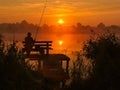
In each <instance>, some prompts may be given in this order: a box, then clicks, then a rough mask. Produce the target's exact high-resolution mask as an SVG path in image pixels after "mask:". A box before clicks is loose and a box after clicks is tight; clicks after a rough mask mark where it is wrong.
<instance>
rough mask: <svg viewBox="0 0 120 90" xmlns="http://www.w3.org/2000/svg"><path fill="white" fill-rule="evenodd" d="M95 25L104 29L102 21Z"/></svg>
mask: <svg viewBox="0 0 120 90" xmlns="http://www.w3.org/2000/svg"><path fill="white" fill-rule="evenodd" d="M97 27H98V28H100V29H104V28H105V24H104V23H99V24H98V25H97Z"/></svg>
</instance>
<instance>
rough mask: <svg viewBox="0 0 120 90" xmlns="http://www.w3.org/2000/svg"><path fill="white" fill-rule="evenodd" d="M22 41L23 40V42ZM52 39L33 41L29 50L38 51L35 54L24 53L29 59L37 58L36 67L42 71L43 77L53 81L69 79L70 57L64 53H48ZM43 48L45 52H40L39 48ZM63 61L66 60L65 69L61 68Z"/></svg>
mask: <svg viewBox="0 0 120 90" xmlns="http://www.w3.org/2000/svg"><path fill="white" fill-rule="evenodd" d="M23 43H24V42H23ZM51 46H52V41H35V42H34V45H33V48H32V49H31V52H39V53H37V54H33V53H31V54H30V55H26V54H25V55H24V56H25V58H29V60H37V61H38V63H39V64H38V65H39V66H38V68H39V69H40V70H41V71H42V74H43V77H44V78H47V79H51V80H54V81H65V80H67V79H69V74H68V72H69V70H68V67H69V60H70V58H69V57H68V56H66V55H64V54H50V53H49V50H52V48H51ZM41 49H42V50H45V51H46V53H41V51H40V50H41ZM63 61H65V62H66V67H65V69H63V68H62V64H63Z"/></svg>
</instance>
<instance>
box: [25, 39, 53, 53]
mask: <svg viewBox="0 0 120 90" xmlns="http://www.w3.org/2000/svg"><path fill="white" fill-rule="evenodd" d="M23 44H24V45H25V42H24V41H23ZM51 46H52V41H35V42H34V45H33V48H32V49H31V51H39V52H40V53H41V54H49V50H52V48H51ZM45 51H46V52H45Z"/></svg>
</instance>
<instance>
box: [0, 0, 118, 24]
mask: <svg viewBox="0 0 120 90" xmlns="http://www.w3.org/2000/svg"><path fill="white" fill-rule="evenodd" d="M44 2H45V0H0V23H3V22H20V21H22V20H23V19H25V20H27V21H29V22H31V23H35V24H38V23H39V19H40V16H41V11H42V9H43V6H44ZM60 18H62V19H63V20H64V24H66V25H71V24H75V23H77V22H80V23H82V24H85V25H86V24H90V25H97V24H98V23H100V22H104V23H105V24H107V25H110V24H117V25H120V0H47V7H46V9H45V13H44V17H43V20H42V23H46V24H49V25H52V24H56V23H57V21H58V19H60Z"/></svg>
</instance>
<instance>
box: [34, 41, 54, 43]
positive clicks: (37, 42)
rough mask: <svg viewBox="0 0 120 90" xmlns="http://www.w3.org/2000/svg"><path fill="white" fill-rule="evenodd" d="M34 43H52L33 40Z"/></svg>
mask: <svg viewBox="0 0 120 90" xmlns="http://www.w3.org/2000/svg"><path fill="white" fill-rule="evenodd" d="M34 43H52V41H35V42H34Z"/></svg>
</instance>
